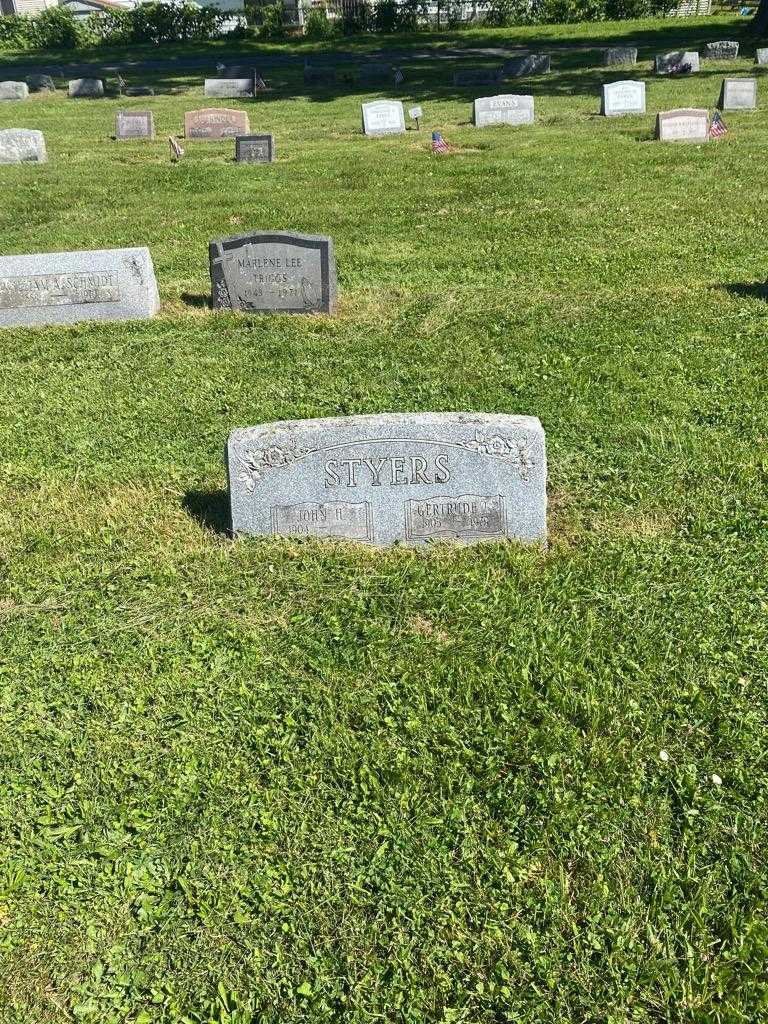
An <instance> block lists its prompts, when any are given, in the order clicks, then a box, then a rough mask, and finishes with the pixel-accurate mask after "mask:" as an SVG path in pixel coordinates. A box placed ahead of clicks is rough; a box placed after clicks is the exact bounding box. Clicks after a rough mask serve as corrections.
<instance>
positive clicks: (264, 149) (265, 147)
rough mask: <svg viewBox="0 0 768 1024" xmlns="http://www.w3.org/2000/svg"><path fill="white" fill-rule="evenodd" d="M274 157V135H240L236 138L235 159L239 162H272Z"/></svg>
mask: <svg viewBox="0 0 768 1024" xmlns="http://www.w3.org/2000/svg"><path fill="white" fill-rule="evenodd" d="M274 159H275V140H274V137H273V136H272V135H238V137H237V138H236V139H235V160H236V161H237V162H238V163H239V164H271V163H272V162H273V161H274Z"/></svg>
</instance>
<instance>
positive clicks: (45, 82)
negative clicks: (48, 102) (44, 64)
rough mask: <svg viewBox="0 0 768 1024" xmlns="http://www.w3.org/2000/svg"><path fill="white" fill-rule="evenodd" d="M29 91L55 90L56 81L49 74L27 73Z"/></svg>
mask: <svg viewBox="0 0 768 1024" xmlns="http://www.w3.org/2000/svg"><path fill="white" fill-rule="evenodd" d="M27 85H28V86H29V91H30V92H56V83H55V82H54V80H53V79H52V78H51V76H50V75H27Z"/></svg>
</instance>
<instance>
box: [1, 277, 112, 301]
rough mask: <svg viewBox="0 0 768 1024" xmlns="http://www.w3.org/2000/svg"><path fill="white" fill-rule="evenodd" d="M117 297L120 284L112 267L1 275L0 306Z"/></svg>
mask: <svg viewBox="0 0 768 1024" xmlns="http://www.w3.org/2000/svg"><path fill="white" fill-rule="evenodd" d="M119 301H120V284H119V281H118V275H117V274H116V273H115V272H114V271H107V270H105V271H91V272H88V273H73V274H29V275H25V276H23V277H0V309H12V308H14V307H18V306H79V305H81V304H83V303H88V302H119Z"/></svg>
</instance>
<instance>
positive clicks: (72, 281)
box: [0, 248, 160, 327]
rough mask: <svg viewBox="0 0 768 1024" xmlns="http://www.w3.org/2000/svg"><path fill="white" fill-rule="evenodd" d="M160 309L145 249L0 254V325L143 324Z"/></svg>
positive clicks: (149, 258) (150, 261)
mask: <svg viewBox="0 0 768 1024" xmlns="http://www.w3.org/2000/svg"><path fill="white" fill-rule="evenodd" d="M159 305H160V302H159V299H158V294H157V282H156V281H155V271H154V269H153V267H152V257H151V256H150V255H149V250H148V249H144V248H140V249H138V248H137V249H95V250H92V251H87V252H46V253H37V254H35V255H33V256H0V327H34V326H37V325H39V324H73V323H78V322H79V321H81V320H143V319H146V318H148V317H151V316H154V315H155V313H156V312H157V310H158V308H159Z"/></svg>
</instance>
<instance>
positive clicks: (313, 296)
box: [208, 231, 336, 313]
mask: <svg viewBox="0 0 768 1024" xmlns="http://www.w3.org/2000/svg"><path fill="white" fill-rule="evenodd" d="M208 255H209V260H210V269H211V303H212V305H213V307H214V308H215V309H239V310H242V311H243V312H246V313H330V312H332V311H333V307H334V304H335V302H336V261H335V259H334V254H333V242H332V241H331V239H330V238H327V237H325V236H324V235H298V234H293V233H292V232H290V231H264V232H254V233H252V234H249V235H237V236H235V237H233V238H221V239H218V240H216V241H213V242H211V243H210V245H209V246H208Z"/></svg>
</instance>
